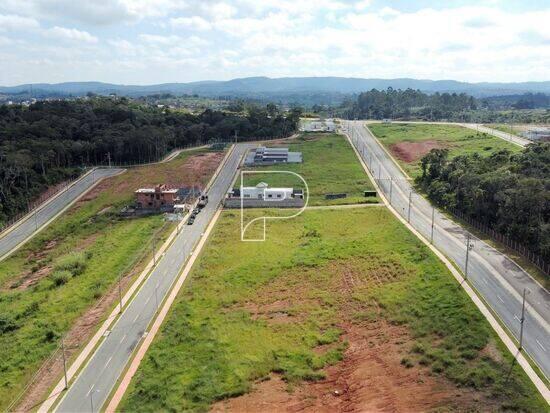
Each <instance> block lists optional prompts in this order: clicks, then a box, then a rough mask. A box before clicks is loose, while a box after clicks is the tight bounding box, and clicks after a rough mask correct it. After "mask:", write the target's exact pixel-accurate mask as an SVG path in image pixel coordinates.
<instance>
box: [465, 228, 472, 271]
mask: <svg viewBox="0 0 550 413" xmlns="http://www.w3.org/2000/svg"><path fill="white" fill-rule="evenodd" d="M471 238H472V236H471V235H470V233H469V232H468V234H467V235H466V263H465V264H464V278H465V279H468V259H469V257H470V250H472V249H474V244H471V243H470V239H471Z"/></svg>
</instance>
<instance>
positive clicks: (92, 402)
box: [90, 386, 99, 413]
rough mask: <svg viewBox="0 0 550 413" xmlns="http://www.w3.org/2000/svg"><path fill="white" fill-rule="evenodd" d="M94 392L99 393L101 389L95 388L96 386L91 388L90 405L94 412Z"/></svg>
mask: <svg viewBox="0 0 550 413" xmlns="http://www.w3.org/2000/svg"><path fill="white" fill-rule="evenodd" d="M94 393H99V390H94V386H92V388H91V389H90V407H91V408H92V413H94Z"/></svg>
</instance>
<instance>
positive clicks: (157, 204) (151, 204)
mask: <svg viewBox="0 0 550 413" xmlns="http://www.w3.org/2000/svg"><path fill="white" fill-rule="evenodd" d="M177 193H178V190H177V189H169V188H167V187H166V185H164V184H162V185H157V186H155V187H154V188H140V189H138V190H137V191H136V192H135V194H136V204H137V207H138V208H145V209H165V208H169V207H173V206H174V204H175V203H176V199H177Z"/></svg>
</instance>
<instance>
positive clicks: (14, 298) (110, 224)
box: [0, 150, 223, 410]
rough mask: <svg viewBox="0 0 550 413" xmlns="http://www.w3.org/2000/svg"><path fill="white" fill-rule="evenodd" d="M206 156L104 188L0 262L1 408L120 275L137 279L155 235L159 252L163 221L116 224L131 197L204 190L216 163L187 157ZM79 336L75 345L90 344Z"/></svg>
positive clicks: (130, 174)
mask: <svg viewBox="0 0 550 413" xmlns="http://www.w3.org/2000/svg"><path fill="white" fill-rule="evenodd" d="M203 153H207V152H206V151H203V150H195V151H189V152H185V153H182V154H180V155H179V156H178V157H177V158H176V159H174V160H173V161H170V162H167V163H163V164H157V165H150V166H144V167H139V168H135V169H131V170H128V171H127V172H126V173H124V174H122V175H118V176H116V177H113V178H110V179H108V180H105V181H103V182H101V183H100V184H99V186H98V187H97V188H95V189H93V190H92V191H91V192H90V193H88V194H86V195H85V196H84V198H83V199H82V200H81V201H79V202H78V203H77V204H75V205H74V206H73V207H72V208H71V209H69V210H68V211H67V212H66V213H64V214H63V215H62V216H60V217H59V218H58V219H56V220H55V221H54V222H53V223H52V224H50V225H49V226H48V227H47V228H46V229H45V230H44V231H42V232H41V233H39V234H38V235H37V236H36V237H34V238H33V239H32V240H31V241H29V242H28V243H27V244H25V245H24V246H23V247H22V248H21V249H20V250H18V251H17V252H16V253H15V254H13V255H12V256H10V257H9V258H8V259H6V260H4V261H2V262H0V410H4V409H5V408H6V407H7V406H8V405H9V403H10V402H11V401H12V400H13V399H14V398H15V397H16V395H18V394H19V393H20V392H21V391H22V390H23V388H24V387H25V385H26V384H27V383H28V382H29V380H30V378H31V377H32V375H33V374H34V373H35V372H36V371H37V369H38V368H39V367H40V366H41V365H42V363H43V362H44V361H45V360H46V359H47V358H48V357H49V356H50V355H51V354H52V353H53V352H54V351H55V349H57V348H58V346H59V344H60V337H61V336H63V335H64V334H65V333H67V332H69V331H70V330H71V327H72V326H73V325H74V324H75V322H76V321H77V320H79V318H80V317H82V316H84V315H85V314H86V311H88V310H89V309H90V308H91V307H92V306H94V305H96V304H98V303H99V301H100V300H102V299H103V298H104V297H105V295H106V293H107V292H109V291H111V290H112V289H113V288H115V286H116V283H117V281H118V279H119V276H124V275H126V274H128V273H129V272H131V273H132V275H135V274H137V273H139V270H140V268H142V267H143V266H144V264H145V263H146V261H147V256H148V255H150V254H151V252H152V238H153V234H156V235H155V237H156V238H157V240H156V245H157V248H158V246H160V245H161V244H162V240H163V239H164V238H165V237H166V236H167V235H168V234H169V232H170V230H171V229H172V228H173V224H171V223H165V221H164V218H163V217H162V216H161V215H157V216H150V217H141V218H135V219H121V218H119V217H118V216H117V212H118V211H119V210H120V209H121V208H122V206H124V205H126V204H127V203H128V202H131V200H132V199H133V191H134V190H135V189H136V188H137V187H139V186H142V185H146V184H147V185H151V184H155V183H161V182H166V181H169V182H170V181H173V180H174V179H176V180H177V182H183V180H188V179H191V181H190V182H189V183H195V182H197V183H198V182H200V183H202V184H206V182H207V181H208V179H209V177H210V176H211V174H212V173H213V171H214V170H215V168H216V166H217V164H218V163H219V162H218V161H217V160H216V159H209V161H208V162H206V163H204V162H202V159H206V158H201V157H200V156H199V157H198V158H197V156H194V157H193V156H192V155H203ZM207 154H208V155H207V157H212V155H213V154H212V153H207ZM216 156H218V155H216ZM222 156H223V154H219V156H218V157H219V159H221V157H222ZM190 163H191V166H189V164H190ZM102 317H103V315H102V314H97V318H99V319H102ZM76 335H77V336H79V337H78V338H79V341H80V342H84V341H86V339H87V337H86V336H84V335H83V334H80V335H78V334H76Z"/></svg>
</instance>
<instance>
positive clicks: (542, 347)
mask: <svg viewBox="0 0 550 413" xmlns="http://www.w3.org/2000/svg"><path fill="white" fill-rule="evenodd" d="M535 341H536V342H537V344H538V345H539V346H540V348H541V349H543V350H544V352H546V349H545V348H544V346H543V345H542V344H540V341H538V340H537V339H535Z"/></svg>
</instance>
